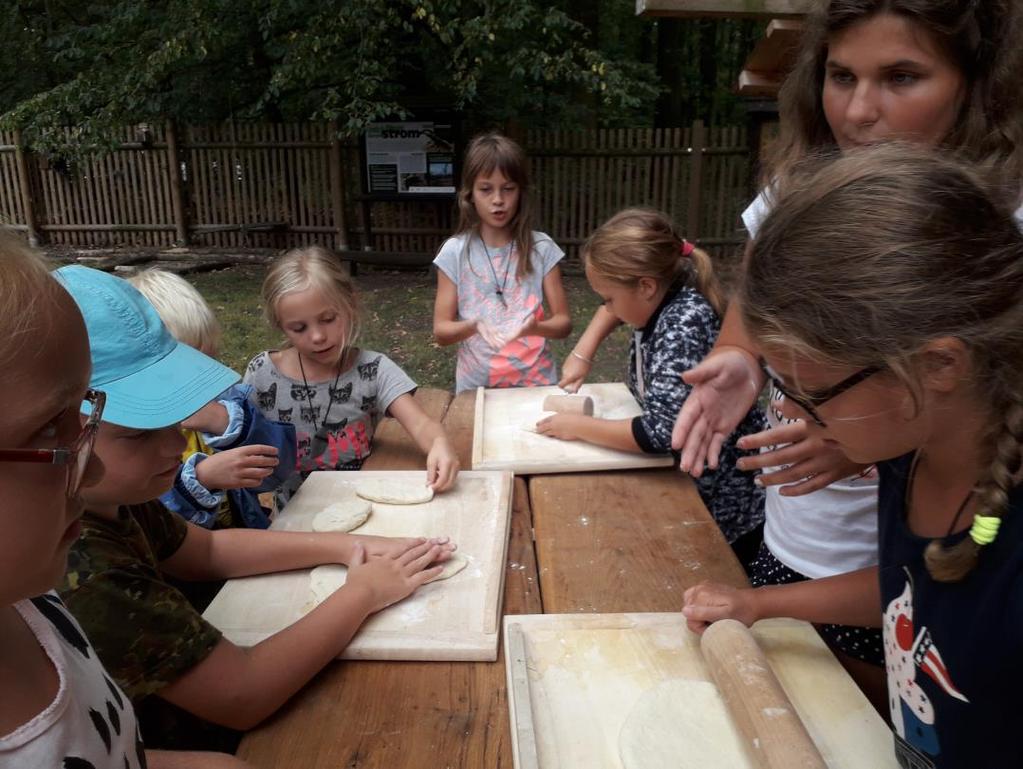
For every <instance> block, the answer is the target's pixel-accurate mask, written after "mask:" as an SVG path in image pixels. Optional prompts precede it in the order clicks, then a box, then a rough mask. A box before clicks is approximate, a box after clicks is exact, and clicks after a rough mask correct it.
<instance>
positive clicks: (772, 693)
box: [700, 619, 828, 769]
mask: <svg viewBox="0 0 1023 769" xmlns="http://www.w3.org/2000/svg"><path fill="white" fill-rule="evenodd" d="M700 648H701V649H702V651H703V659H704V662H706V663H707V667H708V668H709V669H710V673H711V676H713V678H714V682H715V683H716V684H717V687H718V691H719V692H721V696H722V697H723V698H724V700H725V704H726V705H727V706H728V711H729V712H730V713H731V714H732V717H733V718H734V719H735V724H736V726H738V727H739V733H740V734H741V735H742V736H743V737H744V738H745V739H746V741H747V747H748V748H750V755H751V756H752V757H753V758H754V760H755V761H756V763H757V766H759V767H761V769H827V766H828V765H827V764H826V763H825V762H824V759H823V758H822V757H821V754H820V751H818V750H817V746H816V745H814V742H813V740H812V739H811V738H810V735H809V733H808V732H807V731H806V727H805V726H803V722H802V721H801V720H800V719H799V715H798V714H797V713H796V709H795V707H793V705H792V702H791V701H790V700H789V698H788V696H786V694H785V690H784V689H782V688H781V684H780V683H779V682H778V679H777V677H775V675H774V671H773V670H771V666H770V664H769V663H768V662H767V657H765V656H764V653H763V651H761V649H760V646H758V645H757V642H756V639H754V638H753V634H752V633H750V631H749V628H747V627H746V626H745V625H743V624H742V623H741V622H737V621H736V620H734V619H724V620H719V621H717V622H715V623H714V624H713V625H711V626H710V627H709V628H707V630H706V631H705V632H704V634H703V638H701V639H700Z"/></svg>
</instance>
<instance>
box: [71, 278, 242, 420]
mask: <svg viewBox="0 0 1023 769" xmlns="http://www.w3.org/2000/svg"><path fill="white" fill-rule="evenodd" d="M55 275H56V277H57V279H58V280H59V281H60V282H61V284H62V285H63V286H64V288H66V289H67V291H68V293H69V294H71V296H72V297H73V298H74V300H75V302H76V303H77V304H78V309H79V310H81V313H82V317H83V318H84V319H85V327H86V329H87V330H88V332H89V350H90V353H91V355H92V378H91V379H90V380H89V387H91V388H92V389H94V390H102V391H103V392H105V393H106V394H107V403H106V408H105V409H104V410H103V421H104V422H111V423H112V424H115V425H121V426H122V427H131V428H134V429H139V430H155V429H158V428H161V427H168V426H170V425H174V424H177V423H178V422H180V421H181V420H183V419H186V418H187V417H190V416H191V415H192V414H194V413H195V412H196V411H198V410H199V409H201V408H202V407H203V406H205V405H206V404H207V403H209V402H210V401H212V400H214V399H215V398H216V397H217V395H219V394H220V393H222V392H223V391H224V390H226V389H227V388H228V387H230V386H231V385H233V384H234V383H235V382H237V381H238V379H239V376H238V375H237V374H236V373H235V372H233V371H232V370H231V369H229V368H227V366H224V365H223V364H221V363H219V362H217V361H215V360H214V359H213V358H211V357H209V356H208V355H204V354H203V353H201V352H199V351H198V350H196V349H194V348H192V347H189V346H188V345H186V344H182V343H181V342H179V341H177V340H176V339H175V338H174V337H173V336H171V333H170V332H169V331H168V330H167V327H166V326H164V325H163V321H161V320H160V316H159V315H158V314H157V312H156V310H155V309H154V308H153V305H151V304H150V303H149V301H148V300H147V299H146V298H145V297H144V296H142V294H140V293H139V292H138V290H137V289H136V288H135V287H134V286H132V285H131V284H130V283H128V282H127V281H125V280H122V279H120V278H117V277H114V276H113V275H111V274H109V273H106V272H101V271H100V270H93V269H90V268H88V267H80V266H78V265H72V266H70V267H62V268H61V269H59V270H57V272H56V273H55ZM89 411H90V408H89V404H88V403H84V402H83V403H82V413H83V414H88V413H89Z"/></svg>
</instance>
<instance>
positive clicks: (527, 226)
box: [458, 133, 533, 279]
mask: <svg viewBox="0 0 1023 769" xmlns="http://www.w3.org/2000/svg"><path fill="white" fill-rule="evenodd" d="M494 171H500V172H501V173H502V174H504V176H505V177H506V178H507V179H508V180H509V181H512V182H514V183H515V184H516V185H517V186H518V188H519V207H518V210H516V212H515V216H513V217H512V218H511V219H510V220H509V222H508V226H509V227H511V232H512V239H513V240H514V241H515V252H516V253H517V254H518V262H517V263H516V265H515V277H517V278H519V279H521V278H522V277H523V276H524V275H526V273H528V272H529V271H530V270H531V269H532V264H531V262H530V259H529V254H530V252H531V251H532V250H533V206H532V202H531V200H530V194H529V161H528V160H527V158H526V153H525V152H523V151H522V147H520V146H519V145H518V144H517V143H516V142H514V141H512V140H511V139H509V138H508V137H507V136H502V135H501V134H499V133H488V134H480V135H479V136H476V137H475V138H473V140H472V141H471V142H469V147H468V149H466V151H465V159H464V160H463V161H462V183H461V186H460V187H459V189H458V233H459V234H461V233H463V232H469V233H477V234H478V233H479V226H480V218H479V215H478V214H477V213H476V206H474V205H473V202H472V193H473V185H475V183H476V178H477V177H479V176H490V174H492V173H494Z"/></svg>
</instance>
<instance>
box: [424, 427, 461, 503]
mask: <svg viewBox="0 0 1023 769" xmlns="http://www.w3.org/2000/svg"><path fill="white" fill-rule="evenodd" d="M460 467H461V464H460V463H459V461H458V455H457V454H456V453H455V450H454V449H452V448H451V444H450V443H448V439H447V438H445V437H444V436H439V437H437V438H436V439H435V440H434V442H433V446H432V447H431V448H430V453H429V454H427V455H426V485H427V486H429V487H431V488H432V489H433V490H434V492H435V493H440V492H442V491H447V490H448V489H450V488H451V487H452V486H453V485H454V483H455V478H457V477H458V470H459V468H460Z"/></svg>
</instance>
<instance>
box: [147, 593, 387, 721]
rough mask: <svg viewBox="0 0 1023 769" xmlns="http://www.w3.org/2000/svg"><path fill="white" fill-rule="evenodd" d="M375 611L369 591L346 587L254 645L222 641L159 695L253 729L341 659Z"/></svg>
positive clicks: (215, 718)
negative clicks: (360, 628)
mask: <svg viewBox="0 0 1023 769" xmlns="http://www.w3.org/2000/svg"><path fill="white" fill-rule="evenodd" d="M371 610H372V603H371V600H370V597H369V596H368V595H367V594H366V593H365V591H363V590H360V589H359V588H353V587H351V586H349V585H344V586H342V587H341V588H340V589H339V590H337V591H336V592H335V593H333V594H332V595H331V596H329V597H328V598H327V599H326V600H325V601H324V602H323V603H322V604H320V605H319V606H318V607H316V608H315V609H313V610H312V611H311V612H310V613H309V614H307V615H306V616H305V617H303V618H302V619H300V620H299V621H298V622H296V623H294V624H293V625H290V626H289V627H287V628H285V629H284V630H282V631H280V632H279V633H276V634H274V635H272V636H270V637H269V638H267V639H266V640H264V641H262V642H260V643H258V644H256V645H255V646H253V647H251V648H249V649H245V648H242V647H239V646H235V645H234V644H232V643H230V642H229V641H226V640H221V641H220V643H219V644H218V645H217V646H216V647H215V648H214V649H213V651H212V652H211V653H210V655H209V656H208V657H206V659H204V660H203V661H202V662H200V663H199V664H198V665H197V666H196V667H195V668H193V669H192V670H190V671H188V673H186V674H185V675H184V676H182V677H181V678H180V679H178V680H177V681H175V682H174V683H172V684H171V685H170V686H168V687H166V688H165V689H164V690H162V691H161V692H160V696H161V697H163V698H164V699H166V700H167V701H168V702H171V703H173V704H175V705H177V706H178V707H181V708H184V709H185V710H187V711H189V712H191V713H194V714H195V715H197V716H199V717H200V718H204V719H206V720H207V721H212V722H214V723H217V724H222V725H224V726H228V727H231V728H234V729H240V730H247V729H251V728H253V727H254V726H256V725H257V724H258V723H260V722H261V721H262V720H263V719H265V718H266V717H267V716H270V715H271V714H273V713H274V712H275V711H276V710H277V709H278V708H280V707H281V706H282V705H283V704H284V703H285V702H287V700H288V699H289V698H290V697H291V696H292V695H294V694H295V692H297V691H298V690H299V689H301V688H302V686H304V685H305V684H306V683H307V682H308V681H309V680H310V679H311V678H312V677H313V676H314V675H316V673H318V672H319V671H320V670H321V669H323V667H324V666H325V665H327V663H329V662H330V661H331V660H333V659H334V658H336V657H337V656H338V654H340V653H341V652H342V651H343V650H344V648H345V647H346V646H347V645H348V643H349V642H350V641H351V639H352V637H353V636H354V635H355V633H356V631H358V629H359V627H360V626H361V625H362V623H363V622H365V620H366V618H367V617H368V616H369V614H370V613H371Z"/></svg>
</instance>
